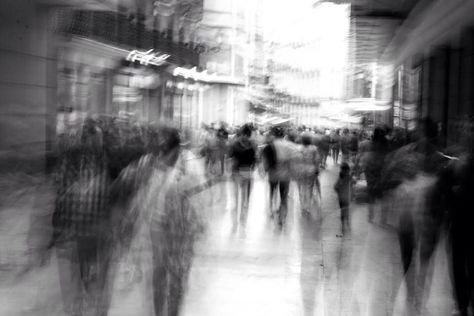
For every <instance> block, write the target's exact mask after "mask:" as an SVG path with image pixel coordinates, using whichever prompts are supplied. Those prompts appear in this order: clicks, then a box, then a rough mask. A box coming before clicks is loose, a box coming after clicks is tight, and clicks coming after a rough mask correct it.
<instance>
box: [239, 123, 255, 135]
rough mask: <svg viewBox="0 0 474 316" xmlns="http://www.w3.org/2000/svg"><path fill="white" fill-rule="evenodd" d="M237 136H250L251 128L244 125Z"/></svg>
mask: <svg viewBox="0 0 474 316" xmlns="http://www.w3.org/2000/svg"><path fill="white" fill-rule="evenodd" d="M239 134H240V136H244V137H250V136H252V126H251V125H250V124H245V125H244V126H242V128H241V129H240V132H239Z"/></svg>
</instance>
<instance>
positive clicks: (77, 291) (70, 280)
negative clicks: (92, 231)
mask: <svg viewBox="0 0 474 316" xmlns="http://www.w3.org/2000/svg"><path fill="white" fill-rule="evenodd" d="M56 255H57V261H58V270H59V285H60V288H61V296H62V300H63V308H64V312H65V314H66V315H68V316H81V315H83V310H82V308H83V298H84V292H83V289H82V282H81V272H80V268H79V256H78V250H77V242H76V241H68V242H64V243H62V242H61V243H58V244H57V245H56Z"/></svg>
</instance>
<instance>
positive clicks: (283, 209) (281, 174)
mask: <svg viewBox="0 0 474 316" xmlns="http://www.w3.org/2000/svg"><path fill="white" fill-rule="evenodd" d="M271 133H272V136H273V139H272V140H270V142H269V143H268V144H267V146H266V147H265V148H264V149H263V159H264V165H265V170H266V171H267V172H268V179H269V184H270V212H271V213H272V216H273V198H274V194H275V192H276V191H277V189H278V190H279V192H280V206H279V208H278V210H277V211H276V213H277V216H278V224H279V225H280V227H283V224H284V222H285V220H286V215H287V212H288V193H289V190H290V179H291V172H290V164H291V158H292V157H293V155H294V153H293V151H294V147H293V146H292V145H291V144H290V142H289V141H287V140H285V139H284V137H285V132H284V130H283V128H282V127H280V126H275V127H273V128H272V131H271Z"/></svg>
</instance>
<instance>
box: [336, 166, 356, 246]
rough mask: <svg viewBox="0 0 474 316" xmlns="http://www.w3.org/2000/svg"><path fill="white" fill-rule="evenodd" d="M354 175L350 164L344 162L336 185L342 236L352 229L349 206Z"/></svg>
mask: <svg viewBox="0 0 474 316" xmlns="http://www.w3.org/2000/svg"><path fill="white" fill-rule="evenodd" d="M351 188H352V176H351V170H350V167H349V164H347V163H346V162H343V163H342V164H341V169H340V172H339V177H338V179H337V181H336V183H335V185H334V190H335V191H336V193H337V198H338V201H339V207H340V210H341V235H340V236H341V237H342V236H344V235H345V234H346V233H347V232H349V231H350V228H351V224H350V213H349V206H350V203H351V194H352V193H351Z"/></svg>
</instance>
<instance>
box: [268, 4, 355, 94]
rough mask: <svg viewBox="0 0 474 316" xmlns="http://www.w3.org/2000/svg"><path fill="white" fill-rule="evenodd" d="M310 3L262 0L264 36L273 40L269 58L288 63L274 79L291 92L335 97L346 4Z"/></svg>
mask: <svg viewBox="0 0 474 316" xmlns="http://www.w3.org/2000/svg"><path fill="white" fill-rule="evenodd" d="M313 4H314V0H311V1H309V0H301V1H292V2H288V1H286V0H265V5H266V7H265V11H264V12H265V16H264V23H265V32H266V33H265V37H266V39H267V40H268V41H270V42H272V43H275V44H276V45H273V46H272V47H273V51H272V53H273V59H274V62H275V63H276V64H284V65H288V66H290V67H291V68H292V70H291V71H290V73H289V74H288V73H285V72H282V73H279V74H278V73H277V74H275V81H276V82H277V85H279V86H281V87H282V88H283V90H287V91H289V92H290V93H294V94H297V95H302V96H305V97H320V98H341V97H342V96H343V92H344V80H345V75H344V74H345V69H346V63H347V57H348V42H347V38H348V35H349V6H348V5H336V4H333V3H322V4H320V5H318V6H316V7H314V6H313ZM304 73H306V75H305V74H304ZM308 73H309V75H308ZM298 74H300V75H298Z"/></svg>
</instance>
